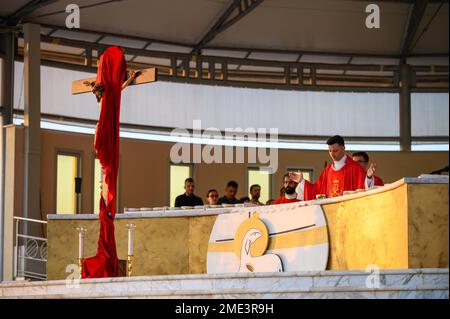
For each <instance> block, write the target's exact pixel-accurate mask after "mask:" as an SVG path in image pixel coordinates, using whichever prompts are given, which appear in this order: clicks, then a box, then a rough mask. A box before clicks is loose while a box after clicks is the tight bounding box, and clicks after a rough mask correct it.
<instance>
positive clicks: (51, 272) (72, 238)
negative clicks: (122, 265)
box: [47, 220, 100, 280]
mask: <svg viewBox="0 0 450 319" xmlns="http://www.w3.org/2000/svg"><path fill="white" fill-rule="evenodd" d="M77 227H84V228H86V229H87V231H86V237H85V241H84V253H85V255H86V256H94V255H95V253H96V252H97V239H98V232H99V227H100V222H99V221H98V220H49V223H48V227H47V238H48V239H49V240H48V243H47V280H56V279H65V278H67V277H68V276H69V275H70V274H71V272H70V269H68V270H69V272H66V267H67V266H68V265H71V264H73V265H78V231H77Z"/></svg>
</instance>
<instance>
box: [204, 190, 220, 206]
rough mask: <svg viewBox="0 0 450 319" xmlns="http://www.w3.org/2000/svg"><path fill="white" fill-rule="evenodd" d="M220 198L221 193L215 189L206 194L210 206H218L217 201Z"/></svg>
mask: <svg viewBox="0 0 450 319" xmlns="http://www.w3.org/2000/svg"><path fill="white" fill-rule="evenodd" d="M218 198H219V192H218V191H216V190H215V189H210V190H209V191H208V193H206V204H208V205H217V199H218Z"/></svg>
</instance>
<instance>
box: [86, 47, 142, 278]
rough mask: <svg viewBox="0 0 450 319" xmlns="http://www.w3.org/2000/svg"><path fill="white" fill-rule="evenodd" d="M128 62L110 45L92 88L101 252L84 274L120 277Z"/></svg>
mask: <svg viewBox="0 0 450 319" xmlns="http://www.w3.org/2000/svg"><path fill="white" fill-rule="evenodd" d="M126 74H127V66H126V62H125V58H124V51H123V49H122V48H120V47H118V46H113V47H109V48H108V49H106V50H105V52H104V53H103V54H102V55H101V57H100V61H99V64H98V70H97V79H96V81H95V85H94V86H93V89H92V92H93V93H94V94H95V95H96V97H97V100H98V101H99V103H100V118H99V121H98V124H97V127H96V130H95V138H94V147H95V152H96V154H97V158H98V159H99V161H100V164H101V166H102V173H103V178H104V179H103V185H102V196H100V213H99V218H100V235H99V238H98V247H97V254H96V255H95V256H93V257H90V258H86V259H84V260H83V264H82V278H100V277H117V276H118V270H119V261H118V258H117V252H116V241H115V235H114V217H115V213H116V189H117V185H116V182H117V173H118V168H119V118H120V99H121V92H122V89H123V88H124V87H125V86H126V85H128V84H129V83H130V82H131V80H132V79H133V77H134V73H133V74H132V75H131V76H129V77H128V79H127V80H126V81H125V78H126Z"/></svg>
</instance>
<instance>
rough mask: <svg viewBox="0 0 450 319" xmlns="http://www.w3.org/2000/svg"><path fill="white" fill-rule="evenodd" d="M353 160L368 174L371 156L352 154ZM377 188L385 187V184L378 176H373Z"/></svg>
mask: <svg viewBox="0 0 450 319" xmlns="http://www.w3.org/2000/svg"><path fill="white" fill-rule="evenodd" d="M352 159H353V160H354V161H355V162H357V163H358V164H359V165H360V166H361V167H362V168H364V171H365V172H367V170H368V169H369V155H368V154H367V153H366V152H355V153H353V154H352ZM373 178H374V180H373V181H374V183H375V186H383V185H384V182H383V180H382V179H381V178H379V177H378V176H375V175H373Z"/></svg>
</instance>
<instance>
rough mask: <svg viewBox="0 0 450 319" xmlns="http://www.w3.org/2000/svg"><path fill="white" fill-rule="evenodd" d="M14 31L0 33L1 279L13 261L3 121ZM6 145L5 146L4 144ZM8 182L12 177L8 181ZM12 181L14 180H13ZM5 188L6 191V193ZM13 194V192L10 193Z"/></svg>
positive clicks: (10, 97) (8, 116)
mask: <svg viewBox="0 0 450 319" xmlns="http://www.w3.org/2000/svg"><path fill="white" fill-rule="evenodd" d="M15 41H16V38H15V34H14V33H13V32H7V33H4V34H2V36H1V47H2V51H3V53H4V59H3V63H2V74H1V77H2V81H1V83H2V87H1V91H2V94H1V95H2V99H1V101H0V102H1V106H2V123H0V125H1V127H0V147H1V151H0V170H1V172H0V184H1V185H0V282H1V281H3V280H12V277H13V275H12V265H13V256H12V252H13V235H12V231H13V228H12V227H13V215H11V212H12V214H14V210H10V211H7V208H9V207H7V205H10V203H11V201H10V199H9V198H8V196H9V195H10V194H9V193H10V192H11V191H12V192H14V187H12V188H11V187H10V186H11V185H9V184H7V183H6V173H7V167H6V157H7V156H8V155H10V153H9V152H8V148H10V146H11V145H9V144H7V143H9V142H10V140H9V139H7V137H6V136H7V134H6V130H7V128H6V127H5V125H9V124H12V121H13V106H14V56H15V52H14V49H15ZM13 145H14V144H13ZM7 146H8V147H7ZM9 182H11V181H9ZM12 183H14V180H13V181H12ZM7 192H8V194H6V193H7ZM12 198H14V195H13V196H12Z"/></svg>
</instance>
